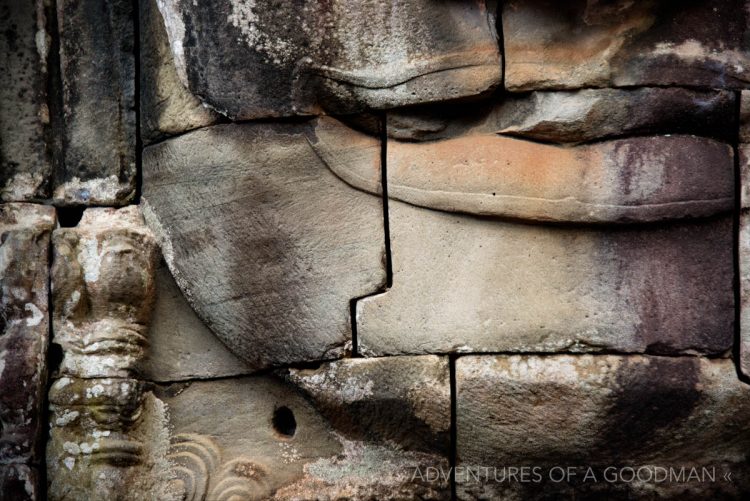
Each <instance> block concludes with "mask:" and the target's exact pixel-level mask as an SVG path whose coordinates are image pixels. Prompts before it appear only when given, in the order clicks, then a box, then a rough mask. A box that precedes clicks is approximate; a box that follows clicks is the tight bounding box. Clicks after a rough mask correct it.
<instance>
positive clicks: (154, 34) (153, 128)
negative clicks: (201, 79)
mask: <svg viewBox="0 0 750 501" xmlns="http://www.w3.org/2000/svg"><path fill="white" fill-rule="evenodd" d="M138 15H139V19H140V49H141V57H140V63H141V72H140V78H141V86H140V90H141V101H140V105H141V136H142V137H143V141H144V143H146V144H148V143H150V142H153V141H155V140H158V139H161V138H163V137H166V136H174V135H177V134H180V133H182V132H186V131H188V130H192V129H197V128H199V127H205V126H207V125H211V124H213V123H215V122H216V121H217V120H218V119H219V117H220V115H219V114H218V113H216V112H214V111H212V110H210V109H208V108H206V107H205V106H203V104H202V103H201V102H200V100H199V99H198V98H197V97H195V96H194V95H193V94H191V93H190V92H189V91H188V90H187V89H186V88H185V86H184V85H183V84H182V82H180V79H179V77H178V76H177V69H176V68H175V66H174V59H173V58H172V51H171V50H170V48H169V39H168V38H167V31H166V28H165V26H164V20H163V19H162V16H161V13H160V12H159V10H158V8H157V5H156V0H140V3H139V11H138Z"/></svg>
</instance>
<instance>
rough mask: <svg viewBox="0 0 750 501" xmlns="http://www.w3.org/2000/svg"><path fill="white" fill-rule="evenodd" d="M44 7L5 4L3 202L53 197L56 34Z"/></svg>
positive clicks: (1, 44)
mask: <svg viewBox="0 0 750 501" xmlns="http://www.w3.org/2000/svg"><path fill="white" fill-rule="evenodd" d="M45 3H46V2H44V1H43V0H36V1H34V0H23V1H8V2H2V4H0V33H3V36H2V37H0V68H2V69H3V71H1V72H0V102H1V103H2V106H0V202H12V201H16V202H22V201H28V200H34V199H42V198H47V197H48V196H49V191H50V175H51V174H52V170H53V162H52V146H53V144H52V138H51V137H50V135H49V134H50V133H51V131H50V108H49V103H48V96H47V85H48V83H49V70H48V64H49V55H50V54H49V53H50V44H51V35H50V31H49V24H50V20H49V14H50V12H49V7H47V6H45Z"/></svg>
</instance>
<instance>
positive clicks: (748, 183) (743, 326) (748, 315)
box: [737, 143, 750, 377]
mask: <svg viewBox="0 0 750 501" xmlns="http://www.w3.org/2000/svg"><path fill="white" fill-rule="evenodd" d="M737 151H738V153H739V157H740V158H739V168H740V176H739V177H740V214H739V220H740V221H739V224H740V227H739V238H738V243H737V244H738V246H739V252H738V259H739V275H740V277H739V280H740V339H739V342H740V346H739V348H740V349H739V355H740V363H739V367H740V370H741V371H742V372H743V373H744V374H745V375H746V376H748V377H750V192H749V190H750V144H744V143H741V144H740V145H739V147H738V148H737Z"/></svg>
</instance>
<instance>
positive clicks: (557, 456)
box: [456, 355, 750, 499]
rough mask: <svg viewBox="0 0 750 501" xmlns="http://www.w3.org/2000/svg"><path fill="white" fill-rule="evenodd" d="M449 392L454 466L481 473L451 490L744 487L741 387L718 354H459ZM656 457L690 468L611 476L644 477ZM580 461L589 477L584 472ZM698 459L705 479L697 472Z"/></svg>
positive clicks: (512, 492) (626, 491) (510, 493)
mask: <svg viewBox="0 0 750 501" xmlns="http://www.w3.org/2000/svg"><path fill="white" fill-rule="evenodd" d="M456 399H457V402H456V406H457V410H456V413H457V428H458V429H457V447H458V464H459V466H460V467H462V468H466V469H469V468H471V469H472V470H474V471H478V472H479V476H478V477H476V476H472V475H469V474H465V473H463V470H462V472H461V474H459V475H458V476H457V480H458V481H459V485H458V492H459V499H551V498H553V497H557V498H562V497H564V498H568V497H575V498H584V499H594V498H595V497H594V496H595V495H596V494H597V493H598V494H599V496H602V495H606V494H607V493H609V494H613V495H614V498H615V499H633V498H639V499H642V498H644V497H645V498H648V499H652V498H654V499H656V498H669V499H700V498H706V497H714V498H716V497H725V498H734V497H736V496H738V495H740V494H741V493H743V492H744V493H746V492H748V489H749V488H750V483H749V482H748V479H747V477H746V475H745V474H744V473H745V472H746V471H747V457H746V454H747V449H748V446H750V430H749V429H748V427H747V426H746V419H745V417H744V416H747V413H748V412H749V411H750V386H748V385H746V384H744V383H742V382H740V381H739V380H738V379H737V376H736V372H735V369H734V366H733V364H732V362H731V360H728V359H715V360H707V359H704V358H693V357H678V358H662V357H649V356H625V357H620V356H613V355H604V356H588V355H584V356H570V355H562V356H554V357H541V356H524V355H517V356H467V357H461V358H459V359H458V360H457V361H456ZM511 466H515V467H520V466H530V467H537V468H538V471H539V473H540V477H541V479H540V481H539V482H531V481H529V482H527V483H523V482H518V481H512V480H509V479H508V478H509V477H507V473H508V467H511ZM568 466H571V467H573V468H574V473H575V475H574V476H571V477H569V478H570V481H567V482H566V481H562V482H554V481H551V480H550V476H549V472H550V470H551V469H553V468H555V467H562V468H567V467H568ZM657 466H658V467H659V468H662V469H664V470H665V471H668V470H667V469H668V468H673V469H674V471H675V474H678V473H679V470H680V468H684V469H686V470H688V472H689V471H690V469H691V468H697V469H698V472H699V476H698V477H697V480H696V479H695V478H693V479H688V474H683V475H684V477H683V481H682V482H679V481H663V482H654V481H650V482H649V481H635V482H633V481H630V482H627V481H623V480H622V479H627V478H630V477H629V476H626V475H629V472H627V471H626V470H623V474H622V476H621V477H620V478H618V477H612V475H613V474H616V472H618V471H620V470H618V468H623V467H630V468H633V469H635V470H636V471H637V470H638V469H639V468H644V470H643V471H644V472H645V473H643V478H644V479H645V478H647V475H648V472H649V471H650V472H651V473H652V474H653V471H654V468H655V467H657ZM483 467H488V468H491V470H490V471H491V472H493V473H491V474H490V476H489V478H488V477H487V476H486V475H485V476H483V473H482V472H483V471H485V470H482V468H483ZM587 467H591V468H592V471H593V473H594V474H595V475H596V476H597V478H598V480H599V482H598V483H595V482H593V481H591V479H589V481H588V482H584V481H583V477H584V474H585V472H586V468H587ZM495 468H496V470H493V469H495ZM608 468H609V470H607V469H608ZM702 468H707V469H708V471H709V473H711V472H713V474H714V476H715V478H714V480H713V481H710V477H704V481H701V477H700V475H702V474H704V472H703V470H702ZM495 471H496V472H497V477H494V476H493V475H494V472H495ZM725 473H734V475H733V476H732V477H731V481H727V480H726V479H725V478H724V477H723V475H724V474H725ZM504 474H505V475H506V477H505V478H506V481H504V482H503V481H502V478H503V477H502V475H504ZM608 474H609V476H610V478H614V479H615V480H614V481H611V482H607V481H605V477H604V476H605V475H608ZM496 478H497V479H500V481H497V480H496ZM558 478H559V475H558ZM652 478H653V477H652ZM672 478H675V477H672Z"/></svg>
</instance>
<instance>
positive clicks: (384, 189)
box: [349, 113, 393, 358]
mask: <svg viewBox="0 0 750 501" xmlns="http://www.w3.org/2000/svg"><path fill="white" fill-rule="evenodd" d="M379 115H380V116H379V117H378V136H379V138H380V186H381V196H382V200H383V238H384V241H385V247H384V248H385V256H384V260H385V276H386V279H385V287H384V288H383V289H382V290H378V291H376V292H374V293H372V294H367V295H364V296H360V297H356V298H354V299H352V300H351V302H350V303H349V312H350V315H351V321H352V353H351V356H352V358H358V357H360V356H361V355H360V353H359V338H358V331H357V303H358V302H359V301H360V300H362V299H365V298H368V297H372V296H377V295H378V294H383V293H384V292H386V291H388V289H390V288H391V287H392V286H393V258H392V255H391V230H390V217H389V215H388V122H387V120H388V117H387V114H386V113H381V114H379Z"/></svg>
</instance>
